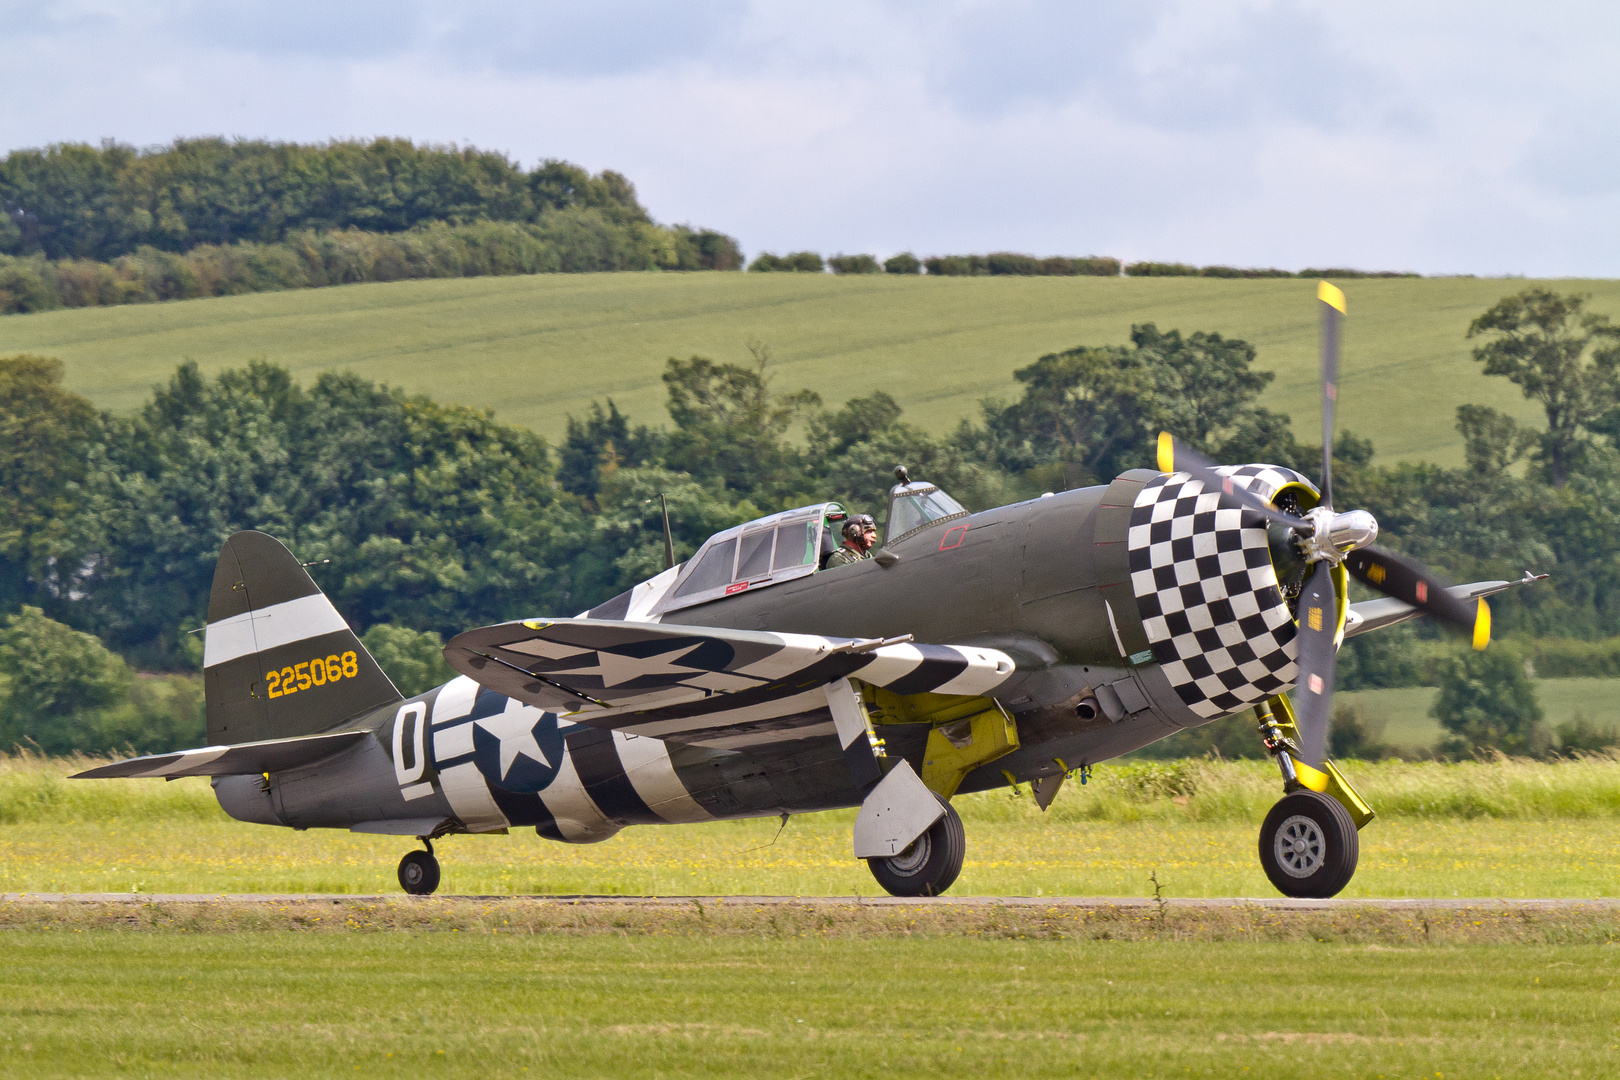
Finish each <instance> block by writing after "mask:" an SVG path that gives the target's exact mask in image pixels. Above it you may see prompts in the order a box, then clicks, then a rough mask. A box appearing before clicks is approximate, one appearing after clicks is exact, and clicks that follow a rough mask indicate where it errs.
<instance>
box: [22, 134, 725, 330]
mask: <svg viewBox="0 0 1620 1080" xmlns="http://www.w3.org/2000/svg"><path fill="white" fill-rule="evenodd" d="M742 263H743V259H742V251H741V249H739V248H738V246H737V242H736V241H735V240H734V239H732V238H731V237H729V236H726V235H725V234H723V233H719V232H715V231H714V230H711V229H693V228H690V227H688V226H684V225H677V226H673V227H671V226H664V225H660V224H658V223H656V222H654V221H653V220H652V218H651V217H650V216H649V215H648V213H647V211H646V209H645V208H644V207H643V206H642V205H641V203H640V201H639V200H638V199H637V198H636V191H635V187H634V185H632V184H631V183H630V181H629V180H628V179H626V178H625V177H624V176H623V175H621V174H619V173H616V172H612V171H611V170H609V171H604V172H601V173H597V174H595V175H592V174H591V173H588V172H587V171H586V170H584V169H582V168H580V167H579V166H577V165H571V164H569V163H568V162H564V161H547V162H544V163H542V164H541V165H539V166H537V167H536V168H534V169H530V170H525V169H523V168H521V167H520V166H518V165H517V164H516V163H515V162H513V161H511V160H510V159H509V158H507V157H506V156H505V155H503V154H497V153H493V152H490V151H484V150H478V149H475V148H473V147H466V148H457V147H443V146H416V145H414V144H413V143H411V142H409V141H407V140H403V139H377V140H373V141H372V142H369V143H363V142H331V143H325V144H320V145H314V146H306V145H299V144H295V143H273V142H264V141H259V140H235V141H230V140H225V139H182V140H177V141H175V142H174V143H172V144H170V145H169V146H164V147H158V148H154V149H149V150H137V149H135V148H134V147H130V146H126V145H123V144H119V143H113V142H108V143H104V144H102V145H101V146H99V147H93V146H85V145H82V144H61V145H57V146H51V147H47V148H45V149H42V150H16V151H13V152H11V153H10V154H7V155H6V157H5V158H4V159H3V160H0V314H9V313H15V312H29V311H44V310H48V309H50V308H56V307H89V306H102V305H111V304H128V303H149V302H153V301H158V300H179V299H189V298H192V297H203V296H226V295H234V294H238V293H250V292H269V291H277V290H281V289H301V288H314V287H318V286H322V285H334V284H348V283H353V282H361V281H401V280H405V279H411V278H435V277H473V276H482V275H487V274H538V273H582V272H588V271H608V270H653V269H661V270H736V269H740V268H741V267H742Z"/></svg>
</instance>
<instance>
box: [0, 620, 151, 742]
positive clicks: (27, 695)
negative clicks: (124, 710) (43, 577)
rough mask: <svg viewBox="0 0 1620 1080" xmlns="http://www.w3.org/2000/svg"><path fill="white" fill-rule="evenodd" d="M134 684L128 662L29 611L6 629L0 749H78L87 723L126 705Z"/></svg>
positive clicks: (2, 634) (1, 649)
mask: <svg viewBox="0 0 1620 1080" xmlns="http://www.w3.org/2000/svg"><path fill="white" fill-rule="evenodd" d="M130 683H131V675H130V672H129V668H128V666H126V665H125V663H124V658H123V657H121V656H119V655H118V654H117V653H114V652H109V651H108V650H107V649H106V648H105V647H103V645H102V644H101V642H100V641H97V640H96V639H95V638H94V637H92V636H91V635H89V634H81V633H79V632H78V631H76V630H74V629H72V628H71V627H67V626H64V625H62V624H61V623H59V622H56V621H54V620H52V619H49V618H46V616H45V613H44V612H43V611H41V610H40V609H39V608H36V607H26V606H25V607H24V608H23V609H22V610H21V611H20V612H18V613H17V614H15V615H10V616H7V618H6V620H5V628H4V629H3V630H0V749H3V750H9V749H11V748H12V747H14V746H18V745H25V744H27V743H29V742H32V743H34V744H35V745H37V746H38V747H40V749H42V750H44V751H45V752H46V753H63V752H65V751H68V750H72V749H75V748H76V747H77V746H78V745H79V744H81V743H82V742H83V741H84V740H83V739H82V738H79V737H78V736H79V735H80V734H81V732H80V729H81V728H82V727H83V726H85V722H86V720H87V718H89V717H90V715H91V714H93V713H95V712H97V711H100V710H103V709H107V708H109V707H110V706H112V705H115V704H117V703H118V702H120V701H122V700H124V698H125V697H126V696H127V695H128V694H129V690H130Z"/></svg>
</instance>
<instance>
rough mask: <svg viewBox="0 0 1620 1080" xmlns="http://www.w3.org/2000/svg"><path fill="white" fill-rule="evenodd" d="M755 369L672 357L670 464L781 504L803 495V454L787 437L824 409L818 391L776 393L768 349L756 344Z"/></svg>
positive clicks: (668, 380) (668, 379)
mask: <svg viewBox="0 0 1620 1080" xmlns="http://www.w3.org/2000/svg"><path fill="white" fill-rule="evenodd" d="M750 348H751V350H752V351H753V354H754V366H753V367H751V368H748V367H741V366H738V365H736V364H724V363H715V362H714V361H713V360H709V359H707V358H706V357H702V356H694V357H691V358H690V359H688V360H677V359H674V358H671V359H670V361H669V364H668V367H667V369H666V370H665V371H664V386H665V387H666V388H667V389H668V391H669V415H670V418H671V419H672V420H674V421H675V429H674V430H673V431H671V432H670V433H669V441H668V447H667V450H666V451H665V462H666V463H667V464H668V465H669V466H670V467H671V468H674V469H677V470H680V471H682V472H686V473H689V474H691V475H692V476H693V477H696V478H697V479H699V480H710V479H712V480H714V481H715V482H716V483H719V484H722V485H723V486H724V487H725V488H727V489H728V490H730V491H733V492H736V493H738V494H739V495H750V496H754V497H756V498H758V497H761V496H763V497H765V498H766V499H768V500H769V501H770V502H773V503H774V502H776V501H779V500H780V499H781V498H783V497H786V496H788V495H789V494H790V493H799V492H802V491H803V487H804V485H803V479H802V474H803V460H804V457H803V453H802V452H801V451H800V450H799V449H798V448H797V447H795V446H793V445H792V444H790V443H788V442H787V441H786V439H785V437H786V435H787V433H788V431H789V430H790V429H791V428H792V427H793V425H794V424H795V422H797V421H799V420H801V419H804V418H806V417H807V416H808V414H809V413H811V412H812V411H813V410H814V409H815V408H817V407H818V406H819V405H820V404H821V398H820V396H819V395H817V394H816V393H815V392H814V391H811V390H798V391H795V392H793V393H788V394H778V393H774V392H773V391H772V390H771V388H770V377H769V375H768V373H767V366H768V364H769V361H770V352H769V350H768V349H767V348H766V347H765V346H762V345H757V344H756V345H753V346H750Z"/></svg>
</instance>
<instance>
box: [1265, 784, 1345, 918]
mask: <svg viewBox="0 0 1620 1080" xmlns="http://www.w3.org/2000/svg"><path fill="white" fill-rule="evenodd" d="M1360 854H1361V842H1360V838H1359V836H1358V834H1357V833H1356V823H1355V822H1354V821H1352V820H1351V819H1350V812H1349V811H1348V810H1346V809H1345V808H1344V806H1343V805H1342V804H1341V803H1340V802H1339V800H1338V799H1335V798H1333V797H1332V796H1330V795H1322V794H1319V793H1318V792H1315V791H1296V792H1293V793H1292V794H1290V795H1287V796H1285V797H1284V798H1283V800H1282V801H1281V802H1279V803H1278V804H1277V805H1276V806H1273V807H1272V808H1271V812H1270V813H1269V814H1267V815H1266V820H1265V823H1264V824H1263V825H1261V826H1260V865H1261V866H1263V867H1265V870H1266V877H1268V878H1270V879H1271V883H1272V884H1273V885H1275V886H1276V887H1277V891H1278V892H1280V893H1282V894H1283V895H1284V896H1292V897H1297V898H1299V899H1311V900H1325V899H1327V898H1328V897H1330V896H1335V895H1337V894H1338V892H1339V890H1341V889H1343V888H1344V887H1345V886H1346V885H1348V884H1350V879H1351V878H1352V877H1353V876H1354V875H1355V872H1356V860H1357V858H1358V857H1359V856H1360Z"/></svg>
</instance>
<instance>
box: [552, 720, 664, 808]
mask: <svg viewBox="0 0 1620 1080" xmlns="http://www.w3.org/2000/svg"><path fill="white" fill-rule="evenodd" d="M565 738H566V740H567V743H568V754H569V756H570V757H572V758H573V759H574V768H575V769H576V770H578V772H579V779H580V783H581V784H583V785H584V787H585V792H586V794H588V795H589V796H590V797H591V802H593V803H595V804H596V808H597V809H598V810H600V811H602V813H603V814H605V815H606V816H608V817H609V818H612V819H613V820H614V821H618V822H622V823H624V824H627V825H655V824H659V823H661V822H662V821H663V820H664V819H663V818H661V817H659V816H658V815H657V814H656V813H654V812H653V811H652V808H651V807H649V806H648V805H647V804H646V802H645V801H643V799H642V798H641V795H640V794H639V793H638V792H637V791H636V789H635V786H634V785H633V784H631V783H630V778H629V777H627V776H626V775H625V773H624V766H623V765H622V764H621V763H620V761H619V755H618V752H617V751H616V750H615V749H614V747H613V733H612V732H611V731H601V730H598V729H597V728H593V727H584V726H580V727H576V728H573V729H571V730H570V731H569V732H568V734H567V735H566V736H565Z"/></svg>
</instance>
